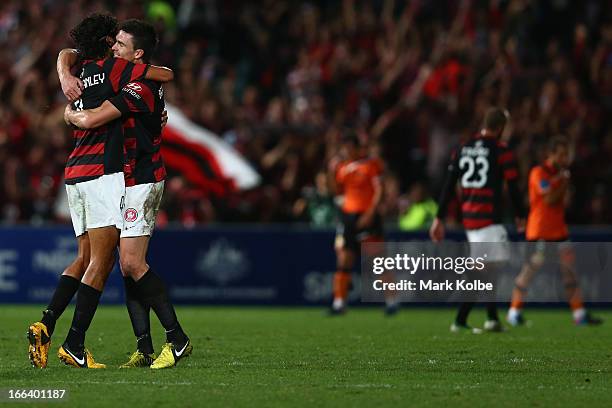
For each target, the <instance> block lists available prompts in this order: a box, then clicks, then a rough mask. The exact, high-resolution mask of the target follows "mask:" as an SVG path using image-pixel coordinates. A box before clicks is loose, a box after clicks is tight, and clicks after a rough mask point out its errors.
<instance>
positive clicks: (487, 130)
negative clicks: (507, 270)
mask: <svg viewBox="0 0 612 408" xmlns="http://www.w3.org/2000/svg"><path fill="white" fill-rule="evenodd" d="M508 120H509V114H508V112H507V111H505V110H503V109H500V108H491V109H489V110H488V111H487V113H486V115H485V118H484V125H483V128H482V130H481V131H480V133H478V134H476V135H475V136H474V137H472V138H471V139H470V140H469V141H468V142H466V143H464V144H463V145H461V146H460V147H459V148H458V149H457V150H456V151H454V152H453V154H452V156H451V161H450V164H449V167H448V173H447V176H446V180H445V182H444V186H443V189H442V193H441V196H440V200H439V202H438V215H437V217H436V218H435V219H434V222H433V224H432V226H431V228H430V231H429V234H430V237H431V239H432V240H433V241H435V242H438V241H441V240H443V239H444V235H445V232H444V223H443V220H444V217H445V216H446V212H447V209H448V204H449V202H450V200H451V198H452V197H453V195H454V193H455V190H456V185H457V182H459V187H460V191H461V195H460V196H461V213H462V216H463V226H464V228H465V232H466V235H467V238H468V241H469V242H470V243H494V245H493V246H490V248H491V253H490V254H488V255H489V256H488V257H487V262H486V268H487V271H488V272H490V273H492V274H494V273H495V269H497V268H499V267H500V266H501V264H503V263H504V262H507V261H508V258H509V255H510V254H509V248H508V247H507V244H506V243H507V241H508V234H507V232H506V229H505V227H504V226H503V225H502V224H501V221H502V202H503V199H502V194H503V187H504V181H505V182H506V183H507V185H508V192H509V194H510V198H511V200H512V204H513V207H514V210H515V213H516V214H517V218H516V223H517V227H518V228H519V229H522V228H523V226H524V218H523V217H524V215H523V214H524V213H523V206H522V202H521V196H520V193H519V190H518V187H517V184H516V181H517V178H518V171H517V168H516V162H515V159H514V154H513V153H512V150H510V149H509V148H508V147H507V146H506V144H505V143H503V142H501V141H500V138H501V136H502V134H503V132H504V128H505V127H506V123H507V122H508ZM473 306H474V302H464V303H462V304H461V306H460V307H459V311H458V313H457V317H456V319H455V322H454V323H453V324H452V325H451V331H453V332H460V331H472V332H475V333H477V332H480V330H479V329H472V328H471V327H470V326H468V324H467V318H468V315H469V313H470V311H471V309H472V307H473ZM484 329H485V330H487V331H501V330H502V326H501V324H500V322H499V318H498V315H497V307H496V305H495V303H494V302H488V303H487V320H486V321H485V324H484Z"/></svg>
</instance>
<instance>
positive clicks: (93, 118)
mask: <svg viewBox="0 0 612 408" xmlns="http://www.w3.org/2000/svg"><path fill="white" fill-rule="evenodd" d="M119 117H121V111H119V109H117V108H116V107H115V105H113V104H112V103H110V102H109V101H104V102H103V103H102V105H100V106H99V107H97V108H94V109H85V110H82V111H76V110H73V109H72V106H70V105H67V106H66V109H65V110H64V121H65V122H66V123H67V124H72V125H74V126H76V127H78V128H80V129H94V128H97V127H100V126H102V125H105V124H106V123H108V122H111V121H113V120H115V119H117V118H119Z"/></svg>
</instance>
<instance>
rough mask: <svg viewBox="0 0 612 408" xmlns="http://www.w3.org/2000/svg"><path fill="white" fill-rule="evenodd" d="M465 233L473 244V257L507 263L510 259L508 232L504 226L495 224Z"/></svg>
mask: <svg viewBox="0 0 612 408" xmlns="http://www.w3.org/2000/svg"><path fill="white" fill-rule="evenodd" d="M465 233H466V235H467V238H468V241H469V242H470V244H471V245H470V255H471V256H472V257H474V258H476V257H483V258H485V259H486V261H488V262H506V261H508V260H509V259H510V245H509V244H508V232H507V231H506V228H505V227H504V226H503V225H500V224H493V225H489V226H486V227H484V228H479V229H472V230H466V231H465ZM485 255H486V256H485Z"/></svg>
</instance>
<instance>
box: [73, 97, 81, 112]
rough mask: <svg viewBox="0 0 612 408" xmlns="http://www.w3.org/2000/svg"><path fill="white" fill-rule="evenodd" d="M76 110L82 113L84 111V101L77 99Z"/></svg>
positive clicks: (75, 102)
mask: <svg viewBox="0 0 612 408" xmlns="http://www.w3.org/2000/svg"><path fill="white" fill-rule="evenodd" d="M74 110H76V111H82V110H83V99H77V100H76V101H74Z"/></svg>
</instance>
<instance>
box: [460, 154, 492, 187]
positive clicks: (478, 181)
mask: <svg viewBox="0 0 612 408" xmlns="http://www.w3.org/2000/svg"><path fill="white" fill-rule="evenodd" d="M459 168H460V169H461V170H465V173H463V177H461V187H463V188H482V187H484V185H485V184H487V172H488V171H489V160H487V158H486V157H484V156H477V157H476V158H475V159H474V158H473V157H470V156H462V157H461V159H460V160H459ZM474 176H475V177H474Z"/></svg>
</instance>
